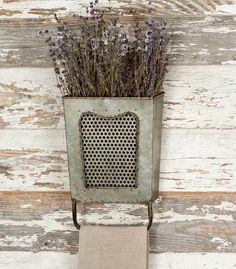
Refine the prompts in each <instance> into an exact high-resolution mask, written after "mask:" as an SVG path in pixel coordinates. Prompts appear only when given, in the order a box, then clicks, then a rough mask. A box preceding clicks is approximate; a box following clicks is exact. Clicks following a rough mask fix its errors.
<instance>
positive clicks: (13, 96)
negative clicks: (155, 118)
mask: <svg viewBox="0 0 236 269" xmlns="http://www.w3.org/2000/svg"><path fill="white" fill-rule="evenodd" d="M235 73H236V66H229V65H228V66H226V65H224V66H223V65H222V66H206V67H205V68H204V70H203V69H202V67H201V66H192V67H191V68H189V67H187V66H178V67H176V66H172V67H170V68H169V73H168V74H167V77H166V81H165V86H164V90H165V92H166V95H165V101H164V120H163V127H164V128H180V129H183V128H207V129H219V128H220V129H233V128H235V127H236V111H235V109H234V103H235V102H236V91H235V87H236V77H235ZM56 84H57V83H56V79H55V76H54V72H53V70H52V69H50V68H1V69H0V107H1V113H0V128H1V129H3V128H5V129H64V128H65V126H64V116H63V107H62V99H61V93H60V91H59V89H57V88H56Z"/></svg>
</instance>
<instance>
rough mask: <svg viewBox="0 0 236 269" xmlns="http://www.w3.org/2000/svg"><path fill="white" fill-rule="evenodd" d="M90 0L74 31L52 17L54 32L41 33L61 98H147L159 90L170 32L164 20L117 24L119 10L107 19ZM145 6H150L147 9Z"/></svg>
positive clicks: (95, 2) (164, 72)
mask: <svg viewBox="0 0 236 269" xmlns="http://www.w3.org/2000/svg"><path fill="white" fill-rule="evenodd" d="M97 4H98V0H95V1H94V2H90V6H89V7H88V8H87V15H86V16H80V19H81V20H82V23H81V25H80V26H79V31H76V32H75V31H73V30H72V27H71V26H70V25H69V24H68V23H66V22H62V21H61V20H60V19H59V18H58V17H57V16H56V15H55V19H56V21H57V24H58V25H57V35H56V37H52V36H51V35H50V32H49V31H48V30H45V31H41V32H40V34H41V35H43V36H45V37H46V39H45V40H46V43H47V44H48V46H49V55H50V57H51V60H52V63H53V66H54V70H55V74H56V77H57V80H58V88H60V90H61V92H62V95H63V96H71V97H152V96H155V95H157V94H158V93H160V92H161V91H162V86H163V81H164V78H165V74H166V73H167V64H168V59H169V54H168V50H167V46H168V42H169V39H170V36H169V34H168V32H167V30H166V23H165V22H164V21H163V20H160V22H159V23H156V22H155V21H153V20H148V21H146V22H144V23H137V24H136V25H134V26H133V27H128V26H127V25H124V24H121V22H120V18H121V17H122V14H118V15H119V16H118V15H117V13H116V12H114V10H112V9H111V8H110V9H109V18H105V15H104V11H102V10H100V9H97V8H96V5H97ZM149 9H150V8H149Z"/></svg>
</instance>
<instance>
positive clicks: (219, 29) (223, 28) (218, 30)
mask: <svg viewBox="0 0 236 269" xmlns="http://www.w3.org/2000/svg"><path fill="white" fill-rule="evenodd" d="M202 32H203V33H222V34H227V33H233V32H236V29H235V28H228V27H226V26H221V27H217V28H208V27H204V28H203V29H202Z"/></svg>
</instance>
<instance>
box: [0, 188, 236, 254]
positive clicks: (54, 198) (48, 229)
mask: <svg viewBox="0 0 236 269" xmlns="http://www.w3.org/2000/svg"><path fill="white" fill-rule="evenodd" d="M0 201H1V203H0V209H1V210H0V216H1V218H0V248H1V250H2V251H3V250H4V251H9V250H11V251H14V250H17V251H23V250H24V251H25V250H27V251H35V252H37V251H45V250H47V251H49V250H50V251H53V250H57V251H63V252H71V253H76V252H77V251H78V240H79V238H78V237H79V232H78V231H76V228H74V227H73V224H72V220H71V202H70V195H69V193H63V192H57V193H50V192H28V193H26V192H2V193H0ZM235 209H236V194H235V193H206V194H204V193H161V194H160V199H159V200H158V201H157V202H156V203H155V205H154V225H153V227H152V229H151V232H150V250H151V251H152V252H158V253H159V252H170V251H174V252H206V251H207V252H235V250H236V221H235V220H236V213H235V212H236V210H235ZM78 218H79V220H80V222H82V223H85V222H86V223H90V224H96V225H97V224H103V225H109V224H128V225H131V224H132V225H133V224H135V225H144V224H146V223H147V208H146V207H145V206H142V205H118V204H106V205H102V204H99V205H98V204H90V205H87V206H82V205H80V206H79V214H78Z"/></svg>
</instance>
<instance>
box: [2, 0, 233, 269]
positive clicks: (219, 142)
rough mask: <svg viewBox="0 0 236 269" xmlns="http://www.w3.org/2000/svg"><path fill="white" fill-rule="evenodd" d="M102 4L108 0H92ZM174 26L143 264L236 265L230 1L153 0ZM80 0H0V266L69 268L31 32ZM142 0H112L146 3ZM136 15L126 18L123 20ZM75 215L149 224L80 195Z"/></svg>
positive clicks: (82, 2) (54, 143) (48, 74)
mask: <svg viewBox="0 0 236 269" xmlns="http://www.w3.org/2000/svg"><path fill="white" fill-rule="evenodd" d="M100 2H101V3H100V5H101V6H103V5H104V6H105V5H107V4H108V1H105V0H100ZM153 2H154V8H153V11H152V12H153V15H154V16H162V17H164V18H165V19H166V20H167V21H168V23H169V26H170V29H171V31H172V33H173V52H172V57H171V66H170V68H169V74H168V76H167V79H166V82H165V91H166V96H165V104H164V122H163V124H164V130H163V143H162V158H161V159H162V160H161V182H160V189H161V194H160V198H159V199H158V201H157V202H156V204H155V205H154V225H153V227H152V229H151V233H150V252H151V257H150V268H151V269H154V268H155V269H156V268H161V269H167V268H168V269H189V268H193V269H199V268H200V269H201V268H202V269H223V268H224V269H233V268H235V267H236V259H235V256H236V254H235V252H236V106H235V104H236V65H234V64H236V0H162V1H159V0H155V1H153ZM87 3H88V1H86V0H79V1H78V0H67V1H65V0H50V1H48V0H28V1H27V0H2V1H0V149H1V150H0V268H3V269H13V268H18V269H23V268H35V269H39V268H44V269H52V268H53V269H62V268H63V269H75V268H77V267H76V264H77V255H76V253H77V251H78V236H79V234H78V232H77V231H76V229H75V228H74V227H73V224H72V220H71V204H70V195H69V184H68V183H69V181H68V170H67V156H66V146H65V133H64V120H63V110H62V101H61V98H60V93H59V91H58V90H57V88H56V81H55V77H54V74H53V71H52V68H51V64H50V61H49V59H48V57H47V48H46V47H45V44H44V43H43V41H42V40H41V39H40V38H39V35H38V31H39V30H40V29H42V28H43V27H47V28H52V29H53V27H54V22H53V20H52V17H53V13H54V12H57V13H58V14H60V16H65V17H71V15H72V14H82V13H83V12H84V9H85V6H86V4H87ZM146 3H147V1H144V0H134V1H132V0H122V1H120V0H116V1H112V5H113V6H115V7H116V8H117V9H120V10H128V9H130V8H131V9H133V10H135V11H137V14H141V13H144V12H145V8H146ZM133 18H134V17H126V20H127V21H129V22H132V20H133ZM79 212H80V220H81V221H82V222H88V223H101V224H114V223H127V224H131V223H136V224H143V223H146V222H147V216H146V208H145V207H144V206H137V205H119V206H117V205H113V204H109V205H97V204H91V205H89V206H86V207H83V206H82V205H80V208H79Z"/></svg>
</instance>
